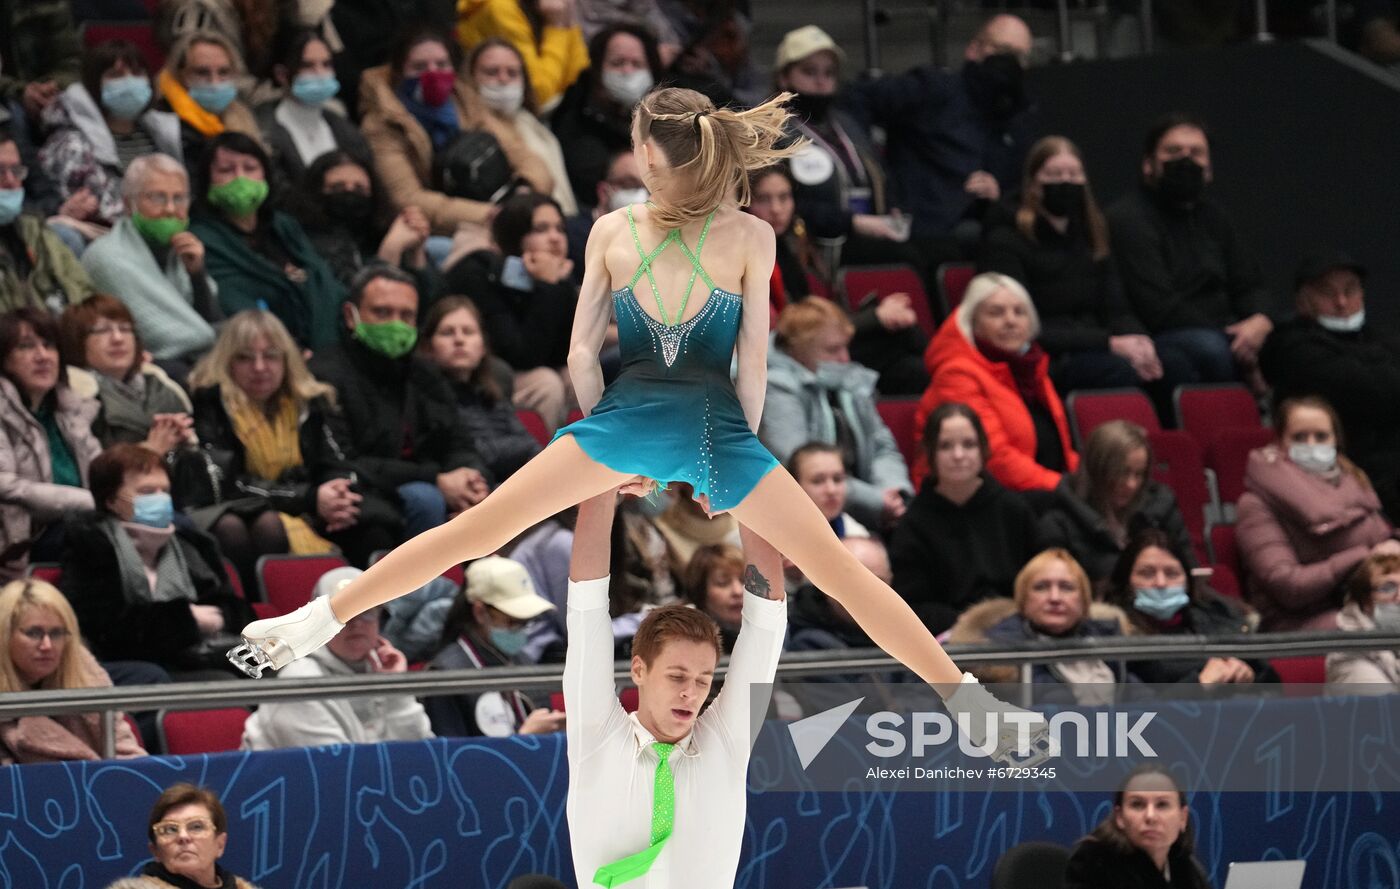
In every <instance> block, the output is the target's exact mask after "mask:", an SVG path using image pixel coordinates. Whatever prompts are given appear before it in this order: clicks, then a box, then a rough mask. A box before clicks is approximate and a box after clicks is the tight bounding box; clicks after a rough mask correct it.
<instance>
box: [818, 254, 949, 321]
mask: <svg viewBox="0 0 1400 889" xmlns="http://www.w3.org/2000/svg"><path fill="white" fill-rule="evenodd" d="M837 280H838V281H839V282H840V288H841V289H842V290H843V291H845V293H846V303H847V305H849V306H850V307H851V309H852V310H855V309H858V308H860V306H861V305H862V304H864V302H865V300H866V298H867V297H868V296H870V295H871V294H874V295H875V296H876V297H878V298H881V299H883V298H884V297H886V296H889V295H890V294H891V293H907V294H909V302H910V304H911V307H912V308H913V309H914V314H915V315H917V316H918V318H919V327H921V328H922V329H923V331H924V333H925V334H926V335H927V336H933V332H934V330H936V329H937V327H938V319H936V318H934V317H933V307H932V306H931V305H930V304H929V299H928V294H927V293H926V292H925V291H924V284H923V282H922V281H920V280H919V275H918V273H917V272H915V271H914V270H913V269H912V268H910V267H909V266H907V265H887V266H860V267H859V268H849V269H842V270H841V271H840V272H839V273H838V276H837Z"/></svg>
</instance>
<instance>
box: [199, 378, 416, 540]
mask: <svg viewBox="0 0 1400 889" xmlns="http://www.w3.org/2000/svg"><path fill="white" fill-rule="evenodd" d="M193 400H194V428H195V434H197V435H198V436H199V441H200V443H201V445H202V446H203V449H204V453H205V454H206V455H207V457H208V459H209V460H210V461H212V462H213V464H214V465H215V466H216V467H217V468H218V470H219V472H218V476H219V480H220V485H219V490H218V492H217V496H218V500H219V501H227V500H235V499H239V498H244V497H261V498H263V499H264V500H266V501H267V504H268V506H269V507H271V508H272V509H275V510H277V511H278V512H284V513H287V514H288V515H310V516H315V515H316V494H317V489H318V488H319V487H320V486H321V485H322V484H324V483H326V482H328V481H330V480H332V479H337V478H350V479H354V480H355V481H356V482H357V483H358V485H359V488H358V490H359V491H360V493H361V494H363V495H364V496H365V500H364V501H363V502H361V504H360V516H361V520H362V521H377V522H379V523H388V524H395V523H397V521H398V510H397V508H396V507H395V506H393V505H392V504H393V503H395V502H397V494H396V493H395V492H394V490H393V488H392V487H385V486H383V485H379V484H376V480H375V479H374V478H373V477H372V475H370V474H369V473H363V472H361V471H359V467H358V466H357V465H356V463H355V461H354V459H353V453H354V452H353V450H352V448H351V446H350V431H349V429H347V428H346V426H345V420H344V418H343V417H342V416H341V415H340V411H339V410H337V409H336V408H335V407H334V406H333V405H332V404H331V403H330V402H329V401H328V400H326V399H325V398H314V399H312V400H311V401H310V402H309V403H308V404H307V405H306V406H305V407H304V408H303V409H302V412H301V416H300V417H298V419H297V438H298V444H299V446H300V449H301V461H302V462H301V465H300V466H294V467H292V468H291V469H288V470H287V471H286V472H283V473H282V475H281V476H280V477H278V478H275V479H265V478H258V477H255V476H253V475H251V474H249V472H248V468H247V462H246V461H247V451H246V449H245V447H244V445H243V441H242V440H241V439H239V437H238V434H237V433H236V432H235V431H234V427H233V421H232V420H231V419H229V415H228V412H227V411H226V410H225V409H224V400H223V398H222V397H221V396H220V394H219V390H218V388H217V387H215V386H207V387H205V388H203V389H200V390H198V391H197V392H195V394H194V399H193ZM376 493H378V494H379V495H380V496H375V494H376ZM194 505H196V506H207V505H209V504H207V503H198V504H194Z"/></svg>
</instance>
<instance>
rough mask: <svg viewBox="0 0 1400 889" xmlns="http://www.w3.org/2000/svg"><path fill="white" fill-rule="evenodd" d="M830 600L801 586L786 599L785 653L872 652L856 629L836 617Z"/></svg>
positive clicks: (869, 642)
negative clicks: (786, 636) (786, 635)
mask: <svg viewBox="0 0 1400 889" xmlns="http://www.w3.org/2000/svg"><path fill="white" fill-rule="evenodd" d="M831 605H832V602H831V597H830V596H828V595H827V594H826V593H823V592H822V591H821V590H819V589H817V588H816V587H814V586H812V585H811V584H810V583H804V584H803V585H802V586H801V587H799V588H798V589H797V590H796V591H795V592H793V593H792V595H790V596H789V597H788V641H787V645H786V646H785V647H786V648H787V650H788V651H820V650H822V649H831V648H874V647H876V646H875V643H874V642H872V641H870V637H869V636H867V635H865V631H864V630H862V629H861V628H860V626H859V625H857V624H855V623H853V622H852V621H850V620H843V619H842V618H841V617H839V616H837V614H836V612H835V610H834V609H833V608H832V607H831Z"/></svg>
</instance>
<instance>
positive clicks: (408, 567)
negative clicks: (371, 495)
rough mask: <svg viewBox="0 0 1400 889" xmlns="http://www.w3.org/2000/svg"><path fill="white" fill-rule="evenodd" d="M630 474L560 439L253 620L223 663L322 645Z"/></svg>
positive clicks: (270, 660) (257, 667)
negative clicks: (453, 512)
mask: <svg viewBox="0 0 1400 889" xmlns="http://www.w3.org/2000/svg"><path fill="white" fill-rule="evenodd" d="M631 478H632V476H628V475H624V474H623V473H620V472H617V471H615V470H612V469H609V468H608V467H606V466H604V465H602V464H601V463H597V462H595V461H594V460H593V459H591V458H590V457H589V456H588V455H587V454H585V453H584V452H583V450H582V449H581V448H580V447H579V446H578V444H577V443H576V442H575V441H574V439H573V437H572V436H564V437H563V438H561V439H559V440H557V441H555V442H554V443H553V444H551V445H550V446H549V447H547V448H545V450H544V451H543V452H542V453H540V454H539V455H538V456H536V457H535V458H534V459H533V460H531V461H530V462H529V463H526V464H525V465H524V466H522V467H521V468H520V469H519V470H518V471H517V472H516V473H515V474H514V475H512V476H511V477H510V478H508V479H506V480H505V481H504V482H503V483H502V484H501V486H500V487H499V488H497V489H496V490H495V491H492V492H491V494H490V495H489V496H488V497H487V498H486V499H485V500H483V501H481V502H480V503H478V504H477V505H476V506H474V507H472V508H471V509H469V510H467V511H466V512H464V513H462V514H461V515H459V516H457V517H456V518H455V519H453V520H452V521H450V522H448V523H446V524H444V525H440V526H439V527H437V528H433V529H432V530H430V531H425V532H423V533H422V534H419V535H418V536H417V537H415V538H413V539H412V540H409V541H407V542H406V543H404V544H402V545H401V546H399V547H398V548H397V549H395V550H393V551H392V552H390V553H389V554H388V555H386V556H385V557H384V558H382V559H380V560H379V561H378V562H377V563H375V564H374V565H373V566H372V567H371V568H370V569H369V570H368V571H366V572H365V573H364V574H362V575H360V576H359V577H357V578H356V579H355V580H354V581H353V582H351V583H350V584H349V585H347V586H346V587H345V588H344V589H341V590H339V591H337V592H336V593H335V594H333V595H331V596H328V597H326V598H323V599H317V600H314V601H313V602H311V603H310V604H309V605H305V606H302V607H301V608H298V609H297V610H296V611H294V612H292V613H291V614H288V615H286V616H284V617H279V618H269V619H267V620H259V621H254V622H253V623H251V624H249V625H248V626H247V627H246V628H245V629H244V631H243V638H244V640H245V641H246V643H247V644H245V645H242V646H239V647H238V648H236V649H234V650H233V651H231V652H230V653H229V658H230V659H231V660H232V661H233V662H234V663H235V664H236V665H238V666H239V667H240V668H242V669H243V670H244V671H245V672H247V673H249V674H250V675H253V676H256V675H258V674H259V673H260V672H261V670H262V669H263V668H265V667H267V666H269V665H270V666H274V667H277V668H280V667H282V666H285V665H286V664H287V663H289V662H290V661H291V660H293V659H295V658H298V657H303V656H305V655H307V654H309V653H310V652H312V651H315V650H316V649H317V648H319V647H321V646H322V645H324V644H325V643H326V641H327V640H329V639H330V638H331V637H332V636H334V635H335V633H336V631H338V630H339V629H340V626H341V625H342V624H344V623H345V622H346V621H348V620H350V619H351V618H353V617H355V616H356V615H358V614H361V613H363V612H365V611H368V610H369V609H371V608H374V607H375V606H378V605H383V604H384V603H385V602H388V601H390V600H392V599H396V598H398V597H399V596H402V595H403V594H404V593H407V592H409V591H411V590H415V589H418V588H419V587H421V586H422V585H423V584H425V583H427V582H428V581H430V580H432V579H433V578H434V577H437V576H438V575H439V574H441V573H442V572H443V571H445V570H447V568H448V567H450V566H452V565H455V564H457V563H459V562H464V561H467V560H469V559H476V558H480V557H481V556H485V555H490V554H491V553H493V552H495V551H496V550H498V549H500V548H501V547H502V546H504V545H505V544H506V543H507V542H509V541H510V540H511V539H512V538H513V537H515V536H516V535H517V534H519V533H520V532H521V531H523V530H525V529H526V528H529V527H530V526H531V525H534V524H536V523H537V522H540V521H542V520H544V519H546V518H548V517H549V516H552V515H554V514H555V513H557V512H559V511H560V510H562V509H566V508H568V507H570V506H573V505H574V504H576V503H579V502H581V501H583V500H587V499H588V498H590V497H593V496H595V495H597V494H601V493H602V492H604V491H607V490H609V489H611V488H616V487H617V486H618V485H621V484H622V483H623V482H626V481H629V480H631Z"/></svg>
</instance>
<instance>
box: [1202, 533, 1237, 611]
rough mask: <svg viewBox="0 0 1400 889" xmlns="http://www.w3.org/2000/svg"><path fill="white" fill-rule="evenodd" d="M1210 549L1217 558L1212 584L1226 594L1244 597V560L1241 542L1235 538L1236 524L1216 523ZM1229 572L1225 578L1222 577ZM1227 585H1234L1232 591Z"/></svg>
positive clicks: (1211, 535)
mask: <svg viewBox="0 0 1400 889" xmlns="http://www.w3.org/2000/svg"><path fill="white" fill-rule="evenodd" d="M1210 551H1211V555H1212V557H1213V558H1214V560H1215V564H1214V566H1213V567H1214V568H1215V577H1214V578H1213V579H1212V581H1211V584H1212V586H1214V587H1215V589H1216V590H1217V591H1218V592H1220V593H1223V594H1226V595H1233V596H1235V597H1236V598H1242V597H1243V595H1244V562H1243V561H1241V560H1240V548H1239V544H1238V543H1237V542H1236V540H1235V526H1234V525H1216V526H1214V527H1212V528H1211V529H1210ZM1225 572H1229V573H1228V575H1227V576H1225V579H1223V580H1222V579H1221V578H1222V575H1225ZM1227 586H1232V587H1233V590H1234V592H1233V593H1232V592H1231V591H1230V590H1229V589H1226V587H1227Z"/></svg>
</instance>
